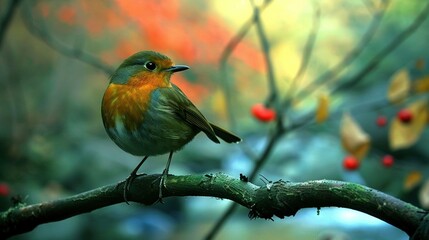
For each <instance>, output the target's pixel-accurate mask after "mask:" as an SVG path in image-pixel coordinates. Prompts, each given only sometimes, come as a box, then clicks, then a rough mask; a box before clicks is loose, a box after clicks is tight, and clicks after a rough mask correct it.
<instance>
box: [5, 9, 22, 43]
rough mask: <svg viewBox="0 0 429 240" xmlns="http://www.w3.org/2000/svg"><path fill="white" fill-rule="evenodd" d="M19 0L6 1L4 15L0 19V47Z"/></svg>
mask: <svg viewBox="0 0 429 240" xmlns="http://www.w3.org/2000/svg"><path fill="white" fill-rule="evenodd" d="M20 3H21V0H9V2H8V3H7V7H6V11H5V16H4V17H3V18H2V19H1V21H0V49H1V47H2V46H3V39H4V37H5V35H6V30H7V29H8V27H9V24H10V21H11V20H12V18H13V16H14V15H15V12H16V9H18V6H19V4H20Z"/></svg>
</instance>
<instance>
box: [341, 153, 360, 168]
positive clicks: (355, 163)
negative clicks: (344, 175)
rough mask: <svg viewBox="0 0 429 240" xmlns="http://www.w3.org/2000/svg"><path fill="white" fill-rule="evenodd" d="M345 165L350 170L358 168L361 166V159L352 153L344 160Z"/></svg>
mask: <svg viewBox="0 0 429 240" xmlns="http://www.w3.org/2000/svg"><path fill="white" fill-rule="evenodd" d="M343 167H344V168H345V169H346V170H350V171H353V170H356V169H358V168H359V160H358V159H357V158H356V157H354V156H351V155H349V156H346V157H345V158H344V160H343Z"/></svg>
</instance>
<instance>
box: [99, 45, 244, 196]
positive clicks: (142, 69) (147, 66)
mask: <svg viewBox="0 0 429 240" xmlns="http://www.w3.org/2000/svg"><path fill="white" fill-rule="evenodd" d="M187 69H189V67H188V66H186V65H174V64H173V62H172V61H171V59H170V58H168V57H167V56H165V55H162V54H160V53H157V52H153V51H141V52H138V53H135V54H134V55H132V56H130V57H129V58H127V59H125V61H124V62H123V63H122V64H121V65H120V66H119V67H118V69H116V71H115V72H114V73H113V75H112V77H111V78H110V83H109V86H108V87H107V89H106V91H105V93H104V96H103V100H102V105H101V115H102V118H103V124H104V128H105V129H106V131H107V134H108V135H109V136H110V138H111V139H112V140H113V141H114V142H115V143H116V144H117V145H118V146H119V147H120V148H121V149H122V150H124V151H125V152H128V153H130V154H133V155H136V156H144V157H143V159H142V160H141V161H140V163H139V164H138V165H137V167H136V168H135V169H134V170H133V171H132V172H131V174H130V176H128V178H127V179H126V180H125V185H124V200H125V202H127V203H128V201H127V191H128V190H129V187H130V185H131V183H132V181H133V180H134V179H135V178H136V176H137V171H138V170H139V168H140V167H141V165H142V164H143V163H144V161H145V160H146V159H147V158H148V157H149V156H155V155H160V154H165V153H169V156H168V160H167V165H166V167H165V169H164V171H163V173H162V176H161V179H160V183H159V199H162V187H166V186H165V179H166V178H167V176H168V170H169V168H170V163H171V159H172V156H173V153H174V152H175V151H177V150H180V149H181V148H182V147H183V146H184V145H186V144H187V143H188V142H190V141H191V140H192V139H193V138H194V136H195V135H196V134H198V133H199V132H203V133H205V134H206V135H207V137H208V138H209V139H210V140H212V141H213V142H215V143H220V141H219V139H218V137H219V138H221V139H222V140H224V141H225V142H227V143H238V142H240V141H241V139H240V138H239V137H238V136H236V135H234V134H233V133H230V132H228V131H226V130H224V129H222V128H220V127H218V126H216V125H214V124H212V123H210V122H208V121H207V119H206V118H205V117H204V116H203V114H202V113H201V112H200V111H199V110H198V109H197V108H196V107H195V105H194V104H193V103H192V102H191V101H190V100H189V99H188V98H187V97H186V95H185V94H184V93H183V92H182V91H181V90H180V89H179V88H178V87H177V86H176V85H174V84H172V83H171V82H170V77H171V75H172V74H173V73H175V72H179V71H183V70H187Z"/></svg>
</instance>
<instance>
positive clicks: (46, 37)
mask: <svg viewBox="0 0 429 240" xmlns="http://www.w3.org/2000/svg"><path fill="white" fill-rule="evenodd" d="M29 4H30V3H28V6H26V7H24V9H23V12H22V18H23V19H24V23H25V26H26V27H27V29H28V31H29V32H30V33H31V34H33V35H34V36H36V37H38V38H39V39H40V40H42V41H43V42H45V43H46V44H47V45H48V46H49V47H51V48H52V49H54V50H56V51H58V52H59V53H61V54H63V55H65V56H67V57H71V58H75V59H77V60H80V61H82V62H84V63H86V64H89V65H90V66H93V67H94V68H97V69H100V70H101V71H103V72H105V73H106V74H107V75H111V74H113V72H114V69H113V68H112V67H111V66H109V65H108V64H106V63H104V62H102V61H101V60H100V59H99V58H98V57H96V56H94V55H91V54H89V53H87V52H85V51H84V50H82V49H81V48H73V47H70V46H67V45H66V44H64V43H62V42H61V41H59V40H58V39H56V38H54V37H53V36H52V35H50V34H49V32H48V31H47V30H46V28H45V27H44V26H45V23H44V22H43V21H42V20H41V19H40V25H42V26H38V25H36V19H35V18H34V15H33V12H32V6H31V5H29Z"/></svg>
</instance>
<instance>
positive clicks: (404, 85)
mask: <svg viewBox="0 0 429 240" xmlns="http://www.w3.org/2000/svg"><path fill="white" fill-rule="evenodd" d="M410 85H411V83H410V76H409V75H408V71H407V70H406V69H401V70H399V71H397V72H396V73H395V74H394V75H393V77H392V78H391V80H390V85H389V90H388V92H387V99H389V101H390V102H392V103H398V102H401V101H402V100H404V99H405V98H407V96H408V94H409V92H410Z"/></svg>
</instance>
